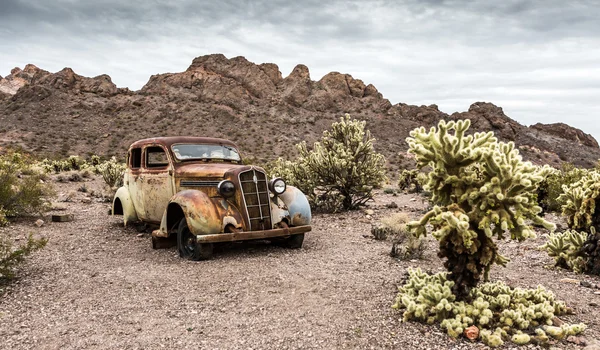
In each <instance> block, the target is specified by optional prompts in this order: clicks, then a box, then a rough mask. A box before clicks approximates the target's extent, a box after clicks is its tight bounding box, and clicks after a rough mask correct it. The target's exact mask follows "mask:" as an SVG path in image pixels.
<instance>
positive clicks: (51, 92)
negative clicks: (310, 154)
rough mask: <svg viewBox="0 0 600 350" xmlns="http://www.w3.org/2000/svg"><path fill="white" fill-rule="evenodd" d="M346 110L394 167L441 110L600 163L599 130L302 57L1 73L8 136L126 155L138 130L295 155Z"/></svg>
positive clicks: (1, 132) (262, 155) (527, 146)
mask: <svg viewBox="0 0 600 350" xmlns="http://www.w3.org/2000/svg"><path fill="white" fill-rule="evenodd" d="M344 113H350V114H351V115H352V116H353V117H356V118H359V119H363V120H365V121H366V122H367V127H368V128H369V130H371V132H372V134H373V135H374V136H375V137H376V138H377V140H378V141H377V144H376V147H377V149H378V150H379V151H380V152H383V153H384V154H385V155H386V156H387V158H388V160H389V166H390V169H392V170H394V169H397V168H398V167H399V166H406V165H407V164H401V163H402V160H401V158H403V157H401V156H398V155H399V154H402V152H403V151H405V150H406V149H407V145H406V142H405V141H404V140H405V138H406V137H407V136H408V134H409V132H410V130H412V129H414V128H416V127H419V126H425V127H430V126H433V125H436V124H437V123H438V122H439V121H440V120H441V119H446V120H456V119H464V118H468V119H471V121H472V128H473V129H474V131H490V130H491V131H494V132H495V133H496V135H497V136H498V137H499V138H500V139H501V140H503V141H514V142H515V143H516V144H517V146H518V147H519V148H520V149H521V151H522V153H523V154H524V155H525V157H526V158H527V159H530V160H532V161H534V162H537V163H550V164H553V165H558V164H559V163H560V162H561V161H571V162H573V163H575V164H577V165H583V166H591V165H593V164H595V162H596V160H597V159H598V158H600V148H599V147H598V143H597V142H596V140H595V139H594V138H593V137H591V136H590V135H587V134H585V133H584V132H582V131H581V130H578V129H574V128H571V127H569V126H568V125H566V124H560V123H559V124H550V125H544V124H536V125H534V126H532V127H527V126H524V125H521V124H519V123H518V122H516V121H514V120H513V119H511V118H509V117H508V116H507V115H506V114H505V113H504V111H503V110H502V108H500V107H498V106H495V105H494V104H492V103H487V102H476V103H473V104H472V105H471V106H470V107H469V110H468V111H466V112H461V113H453V114H452V115H449V114H447V113H444V112H442V111H440V110H439V108H438V106H436V105H429V106H413V105H408V104H404V103H398V104H396V105H392V104H391V103H390V101H389V100H387V99H385V98H384V97H383V96H382V95H381V93H380V92H379V91H378V90H377V89H376V88H375V87H374V86H373V85H371V84H366V83H364V82H363V81H362V80H360V79H356V78H354V77H352V76H351V75H349V74H343V73H339V72H331V73H328V74H326V75H325V76H323V77H322V78H321V79H320V80H318V81H314V80H312V79H311V76H310V72H309V69H308V67H306V66H305V65H302V64H299V65H297V66H296V67H295V68H294V69H293V70H292V72H291V73H290V74H289V75H288V76H286V77H284V76H283V75H282V73H281V71H280V69H279V67H278V66H277V65H275V64H273V63H263V64H259V65H257V64H254V63H252V62H249V61H248V60H246V59H245V58H244V57H234V58H231V59H228V58H227V57H225V56H224V55H221V54H215V55H207V56H201V57H198V58H196V59H194V60H193V61H192V63H191V65H190V66H189V67H188V68H187V69H186V70H185V71H183V72H179V73H164V74H157V75H153V76H151V77H150V79H149V81H148V82H147V83H146V85H145V86H144V87H143V88H142V89H141V90H140V91H129V90H128V89H126V88H125V89H119V88H117V87H116V86H115V84H113V82H112V81H111V78H110V77H109V76H108V75H100V76H97V77H94V78H87V77H83V76H80V75H78V74H76V73H75V72H73V70H72V69H70V68H65V69H63V70H61V71H59V72H57V73H49V72H46V71H44V70H42V69H39V68H37V67H35V66H33V65H27V66H26V67H25V68H24V69H22V70H21V69H19V68H15V69H13V71H12V72H11V74H9V75H8V76H6V77H4V78H0V124H1V125H3V126H4V125H8V127H5V128H3V129H2V128H0V140H3V141H2V142H0V146H1V145H2V144H11V143H14V144H19V145H21V146H22V147H24V148H26V149H31V150H37V151H38V152H41V153H45V154H48V155H55V154H56V153H61V154H63V155H67V154H74V153H75V154H77V153H78V154H87V153H89V152H95V153H98V154H105V155H112V154H116V155H122V154H123V152H124V150H125V149H126V148H127V146H128V145H129V144H130V143H131V142H132V141H134V140H135V139H139V138H143V137H150V136H157V135H184V134H188V135H189V134H191V135H209V136H215V137H224V138H229V139H232V140H233V141H236V142H237V143H239V144H240V147H241V149H242V150H243V151H244V152H245V154H246V155H251V156H254V157H258V159H259V160H268V159H274V158H276V157H278V156H285V157H291V156H293V154H294V153H295V148H294V145H296V144H297V143H299V142H301V141H307V142H309V143H311V142H313V141H315V140H316V139H318V138H319V137H320V135H321V134H322V132H323V130H325V129H327V128H329V126H330V125H331V123H332V122H333V121H336V120H338V119H339V117H340V116H342V115H343V114H344Z"/></svg>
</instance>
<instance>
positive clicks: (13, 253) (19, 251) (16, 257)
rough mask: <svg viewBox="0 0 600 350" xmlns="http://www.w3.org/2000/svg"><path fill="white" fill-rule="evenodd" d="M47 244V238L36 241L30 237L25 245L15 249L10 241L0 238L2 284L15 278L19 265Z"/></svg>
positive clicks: (0, 274) (0, 280)
mask: <svg viewBox="0 0 600 350" xmlns="http://www.w3.org/2000/svg"><path fill="white" fill-rule="evenodd" d="M47 242H48V240H47V239H45V238H42V239H34V238H33V236H32V235H29V237H28V239H27V243H26V244H25V245H22V246H19V247H16V248H15V247H14V246H13V244H12V242H11V241H10V240H9V239H7V238H0V282H3V281H6V280H9V279H11V278H13V277H14V275H15V269H16V267H17V266H18V264H19V263H21V262H22V261H23V260H24V259H25V257H26V256H27V255H29V254H31V253H32V252H33V251H35V250H38V249H40V248H42V247H44V246H45V245H46V243H47Z"/></svg>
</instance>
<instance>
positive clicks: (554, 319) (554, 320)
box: [552, 316, 565, 327]
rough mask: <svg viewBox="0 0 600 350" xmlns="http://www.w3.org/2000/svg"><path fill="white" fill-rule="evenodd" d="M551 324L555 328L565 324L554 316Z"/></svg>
mask: <svg viewBox="0 0 600 350" xmlns="http://www.w3.org/2000/svg"><path fill="white" fill-rule="evenodd" d="M552 324H553V325H554V326H556V327H560V326H562V325H563V324H565V322H564V321H563V320H561V319H560V318H558V317H556V316H554V318H552Z"/></svg>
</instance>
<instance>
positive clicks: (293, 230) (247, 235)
mask: <svg viewBox="0 0 600 350" xmlns="http://www.w3.org/2000/svg"><path fill="white" fill-rule="evenodd" d="M311 229H312V228H311V227H310V226H297V227H290V228H280V229H273V230H264V231H240V232H234V233H221V234H212V235H200V236H197V237H196V238H197V240H198V243H218V242H234V241H243V240H248V239H267V238H274V237H285V236H291V235H297V234H300V233H305V232H309V231H310V230H311Z"/></svg>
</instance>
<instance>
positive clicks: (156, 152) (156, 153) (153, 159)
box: [146, 146, 169, 168]
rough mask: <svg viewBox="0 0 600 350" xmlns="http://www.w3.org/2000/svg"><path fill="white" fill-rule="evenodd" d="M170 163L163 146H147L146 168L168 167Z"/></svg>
mask: <svg viewBox="0 0 600 350" xmlns="http://www.w3.org/2000/svg"><path fill="white" fill-rule="evenodd" d="M168 165H169V158H167V153H166V152H165V150H163V149H162V147H156V146H155V147H148V148H146V168H166V167H167V166H168Z"/></svg>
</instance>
